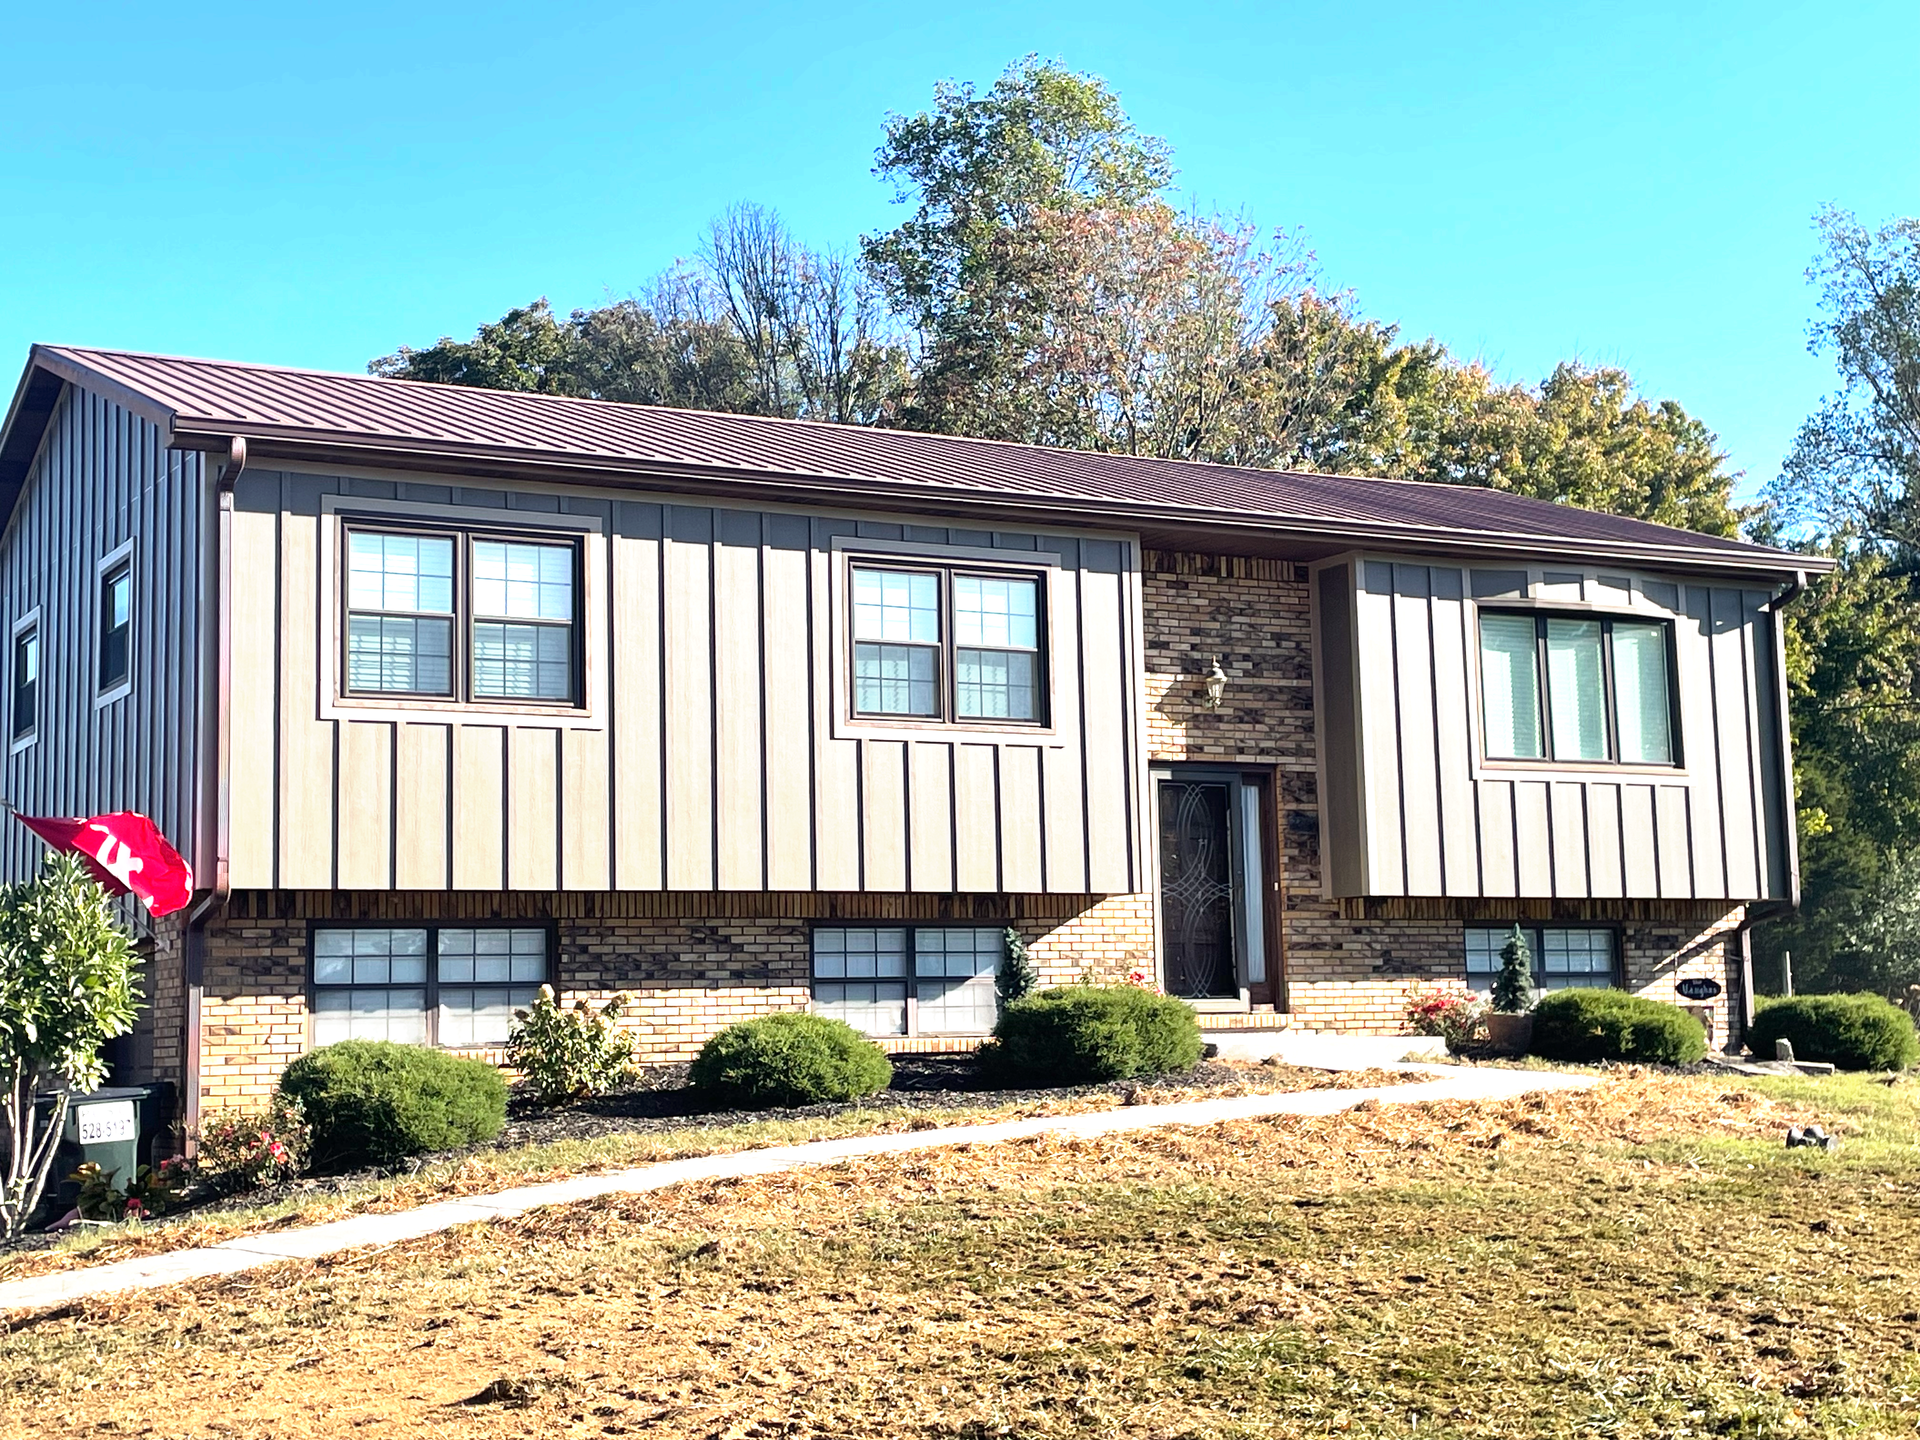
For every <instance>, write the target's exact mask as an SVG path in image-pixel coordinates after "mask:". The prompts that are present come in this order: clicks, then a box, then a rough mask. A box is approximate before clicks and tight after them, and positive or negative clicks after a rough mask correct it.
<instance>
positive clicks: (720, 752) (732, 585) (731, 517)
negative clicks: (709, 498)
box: [713, 510, 766, 890]
mask: <svg viewBox="0 0 1920 1440" xmlns="http://www.w3.org/2000/svg"><path fill="white" fill-rule="evenodd" d="M717 515H718V518H719V523H718V525H717V526H716V527H715V528H716V533H715V535H714V550H713V555H714V567H713V585H714V590H713V623H714V636H713V673H714V717H713V718H714V796H715V814H714V824H715V827H716V830H717V837H716V848H717V852H718V866H719V869H718V873H717V876H716V882H715V883H716V884H717V885H718V887H719V888H720V889H722V890H760V889H764V888H765V887H766V831H765V809H764V804H763V796H762V792H761V765H762V753H761V749H760V705H761V696H762V694H763V692H764V683H763V675H762V672H761V665H760V653H761V652H760V646H761V638H760V614H761V606H762V596H761V590H760V540H761V534H760V516H759V515H758V514H757V513H754V512H752V511H743V510H721V511H718V512H717Z"/></svg>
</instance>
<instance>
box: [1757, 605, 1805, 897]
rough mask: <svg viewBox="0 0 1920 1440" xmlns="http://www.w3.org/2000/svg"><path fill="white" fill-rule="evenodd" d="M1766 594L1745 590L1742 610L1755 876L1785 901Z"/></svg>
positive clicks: (1782, 803)
mask: <svg viewBox="0 0 1920 1440" xmlns="http://www.w3.org/2000/svg"><path fill="white" fill-rule="evenodd" d="M1770 599H1771V596H1769V595H1766V594H1749V595H1748V596H1747V597H1746V604H1747V613H1748V614H1749V616H1750V617H1751V620H1750V624H1751V625H1752V627H1753V628H1752V637H1751V645H1750V648H1749V651H1748V656H1749V659H1750V662H1751V663H1752V666H1753V677H1754V686H1753V689H1754V696H1755V700H1756V704H1755V707H1754V709H1755V714H1754V720H1755V728H1756V732H1757V733H1756V734H1755V736H1754V750H1753V766H1754V772H1755V775H1756V777H1757V783H1758V787H1759V795H1760V816H1761V819H1760V824H1759V827H1758V828H1759V832H1760V833H1759V835H1758V837H1757V838H1758V843H1759V846H1760V851H1761V855H1762V858H1763V863H1762V866H1761V871H1760V878H1761V880H1762V882H1763V883H1764V886H1765V891H1766V898H1767V899H1770V900H1785V899H1787V898H1789V897H1790V896H1791V894H1792V890H1793V880H1792V876H1791V874H1790V865H1791V855H1790V851H1789V848H1788V846H1789V841H1788V826H1789V825H1790V824H1791V823H1792V817H1791V814H1790V813H1789V808H1788V805H1787V793H1788V791H1787V781H1788V778H1789V777H1788V776H1787V775H1786V774H1785V773H1784V771H1783V769H1782V757H1781V755H1780V753H1779V743H1778V739H1777V737H1778V736H1779V734H1780V707H1781V705H1782V704H1784V703H1785V697H1784V696H1782V695H1781V694H1780V693H1779V689H1778V684H1777V680H1778V677H1777V675H1776V674H1775V671H1774V627H1775V626H1776V625H1778V624H1779V623H1780V620H1779V617H1778V616H1776V615H1774V614H1773V613H1772V612H1771V611H1769V610H1768V609H1767V605H1768V602H1769V601H1770Z"/></svg>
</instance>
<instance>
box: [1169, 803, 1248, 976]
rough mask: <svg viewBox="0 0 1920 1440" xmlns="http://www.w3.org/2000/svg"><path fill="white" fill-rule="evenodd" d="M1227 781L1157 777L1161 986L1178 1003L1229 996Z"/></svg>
mask: <svg viewBox="0 0 1920 1440" xmlns="http://www.w3.org/2000/svg"><path fill="white" fill-rule="evenodd" d="M1237 789H1238V787H1237V786H1236V785H1235V784H1234V783H1233V782H1232V781H1230V780H1227V779H1209V778H1198V777H1196V778H1192V779H1189V778H1185V777H1169V778H1163V779H1162V780H1161V781H1160V794H1159V800H1160V946H1161V971H1162V983H1163V984H1164V985H1165V986H1166V990H1167V993H1168V994H1169V995H1178V996H1179V997H1180V998H1181V999H1183V1000H1223V999H1235V998H1238V996H1239V994H1240V976H1239V966H1238V964H1237V963H1236V956H1237V952H1238V950H1239V945H1238V944H1237V943H1236V942H1237V940H1238V939H1239V937H1238V936H1237V935H1236V933H1235V932H1236V929H1237V927H1236V925H1235V923H1234V922H1235V919H1236V912H1237V911H1238V910H1239V908H1240V907H1239V905H1238V903H1237V896H1238V894H1239V891H1240V886H1239V885H1238V884H1237V883H1236V880H1237V878H1238V877H1237V876H1236V874H1235V871H1236V868H1237V867H1236V866H1235V864H1234V859H1235V849H1236V847H1235V845H1234V843H1233V842H1234V838H1235V836H1234V832H1235V823H1234V822H1235V814H1234V811H1235V808H1236V807H1235V804H1234V802H1235V800H1236V798H1237V796H1236V793H1235V792H1236V790H1237Z"/></svg>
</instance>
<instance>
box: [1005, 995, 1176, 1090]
mask: <svg viewBox="0 0 1920 1440" xmlns="http://www.w3.org/2000/svg"><path fill="white" fill-rule="evenodd" d="M1200 1051H1201V1041H1200V1025H1199V1022H1198V1021H1196V1020H1195V1019H1194V1015H1193V1011H1192V1010H1191V1009H1190V1008H1189V1007H1188V1006H1186V1005H1185V1004H1183V1003H1182V1002H1180V1001H1178V1000H1173V999H1169V998H1168V997H1166V996H1164V995H1156V994H1154V993H1153V992H1152V991H1151V990H1147V989H1144V988H1142V987H1140V986H1137V985H1063V986H1061V987H1059V988H1058V989H1054V990H1042V991H1040V992H1039V993H1038V994H1034V995H1028V996H1027V997H1025V998H1024V999H1021V1000H1016V1001H1015V1002H1014V1003H1013V1004H1011V1005H1009V1006H1007V1008H1006V1009H1005V1010H1004V1011H1003V1012H1001V1015H1000V1021H999V1023H998V1024H996V1025H995V1026H994V1027H993V1039H992V1040H990V1041H988V1042H987V1044H986V1045H984V1046H982V1047H981V1050H980V1064H981V1068H982V1070H983V1071H984V1073H985V1074H986V1075H987V1076H988V1077H989V1078H991V1079H992V1080H993V1081H994V1082H995V1083H997V1084H1002V1085H1045V1086H1054V1085H1098V1084H1102V1083H1104V1082H1106V1081H1108V1080H1125V1079H1129V1078H1130V1077H1132V1076H1135V1075H1162V1074H1166V1073H1167V1072H1169V1071H1173V1070H1189V1069H1191V1068H1192V1067H1193V1066H1194V1065H1196V1064H1197V1063H1198V1062H1199V1060H1200Z"/></svg>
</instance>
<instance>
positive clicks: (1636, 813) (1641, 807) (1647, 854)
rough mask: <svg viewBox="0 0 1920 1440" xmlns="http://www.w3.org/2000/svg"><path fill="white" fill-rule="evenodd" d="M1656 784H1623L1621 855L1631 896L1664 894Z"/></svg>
mask: <svg viewBox="0 0 1920 1440" xmlns="http://www.w3.org/2000/svg"><path fill="white" fill-rule="evenodd" d="M1654 792H1655V787H1654V786H1652V785H1623V786H1621V787H1620V856H1621V862H1622V867H1623V883H1624V885H1625V890H1624V893H1625V895H1626V897H1627V898H1628V899H1629V900H1652V899H1656V898H1658V897H1659V894H1660V842H1659V839H1658V832H1657V830H1656V829H1655V823H1654V799H1655V793H1654Z"/></svg>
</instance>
